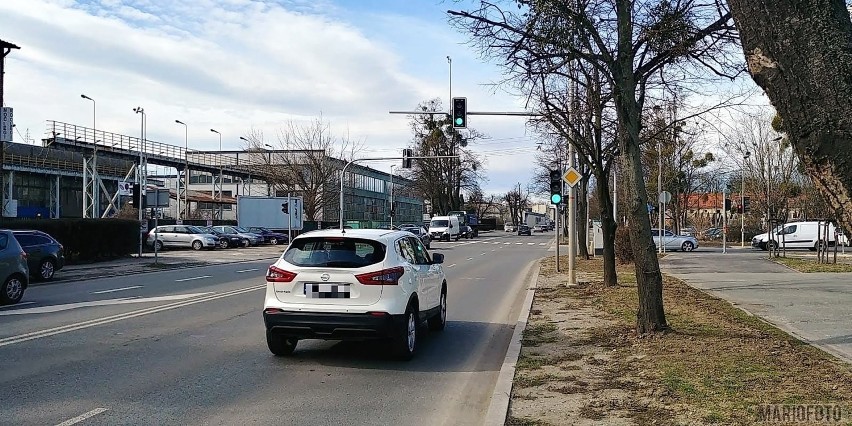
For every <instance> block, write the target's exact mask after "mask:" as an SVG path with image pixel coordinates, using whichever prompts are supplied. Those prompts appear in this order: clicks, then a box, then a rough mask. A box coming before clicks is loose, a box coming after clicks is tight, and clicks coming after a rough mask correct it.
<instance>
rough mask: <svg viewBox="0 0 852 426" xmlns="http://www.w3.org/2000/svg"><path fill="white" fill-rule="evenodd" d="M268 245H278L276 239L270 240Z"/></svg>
mask: <svg viewBox="0 0 852 426" xmlns="http://www.w3.org/2000/svg"><path fill="white" fill-rule="evenodd" d="M269 244H272V245H273V246H277V245H278V238H276V237H272V238H270V239H269Z"/></svg>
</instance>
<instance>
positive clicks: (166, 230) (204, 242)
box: [148, 225, 219, 251]
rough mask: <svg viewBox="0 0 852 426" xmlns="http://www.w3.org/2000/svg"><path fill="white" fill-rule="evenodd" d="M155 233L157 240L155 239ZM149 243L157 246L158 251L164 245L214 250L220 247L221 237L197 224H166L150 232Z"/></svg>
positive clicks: (167, 246)
mask: <svg viewBox="0 0 852 426" xmlns="http://www.w3.org/2000/svg"><path fill="white" fill-rule="evenodd" d="M155 235H156V241H155V240H154V238H155ZM148 245H149V246H151V247H155V248H156V249H157V250H158V251H159V250H162V249H163V248H164V247H166V248H172V247H178V248H189V247H191V248H192V249H193V250H201V249H205V248H207V249H211V250H212V249H215V248H216V247H218V245H219V238H218V237H216V236H215V235H213V234H208V233H207V232H204V231H202V230H201V229H199V228H198V227H195V226H189V225H164V226H158V227H156V228H154V229H152V230H151V231H149V232H148Z"/></svg>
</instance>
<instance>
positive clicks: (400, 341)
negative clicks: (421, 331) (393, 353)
mask: <svg viewBox="0 0 852 426" xmlns="http://www.w3.org/2000/svg"><path fill="white" fill-rule="evenodd" d="M405 318H406V319H405V325H404V328H403V329H402V330H401V331H402V333H400V336H399V337H397V341H396V342H395V343H396V345H395V346H396V347H397V356H398V357H399V358H400V359H402V360H403V361H408V360H410V359H412V358H414V353H415V352H416V351H417V312H416V309H414V308H413V306H409V307H408V309H406V310H405Z"/></svg>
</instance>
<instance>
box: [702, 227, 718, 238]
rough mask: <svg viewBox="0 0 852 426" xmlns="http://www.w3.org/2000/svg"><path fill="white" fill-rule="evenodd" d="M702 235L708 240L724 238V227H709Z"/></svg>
mask: <svg viewBox="0 0 852 426" xmlns="http://www.w3.org/2000/svg"><path fill="white" fill-rule="evenodd" d="M701 235H703V236H704V239H707V240H718V239H720V238H722V229H721V228H716V227H713V228H708V229H707V230H705V231H704V232H703V233H702V234H701Z"/></svg>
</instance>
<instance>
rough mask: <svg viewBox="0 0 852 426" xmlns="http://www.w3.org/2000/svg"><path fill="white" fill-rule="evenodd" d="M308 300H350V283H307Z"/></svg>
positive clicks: (306, 295) (306, 294)
mask: <svg viewBox="0 0 852 426" xmlns="http://www.w3.org/2000/svg"><path fill="white" fill-rule="evenodd" d="M305 297H307V298H308V299H349V284H348V283H305Z"/></svg>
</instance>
